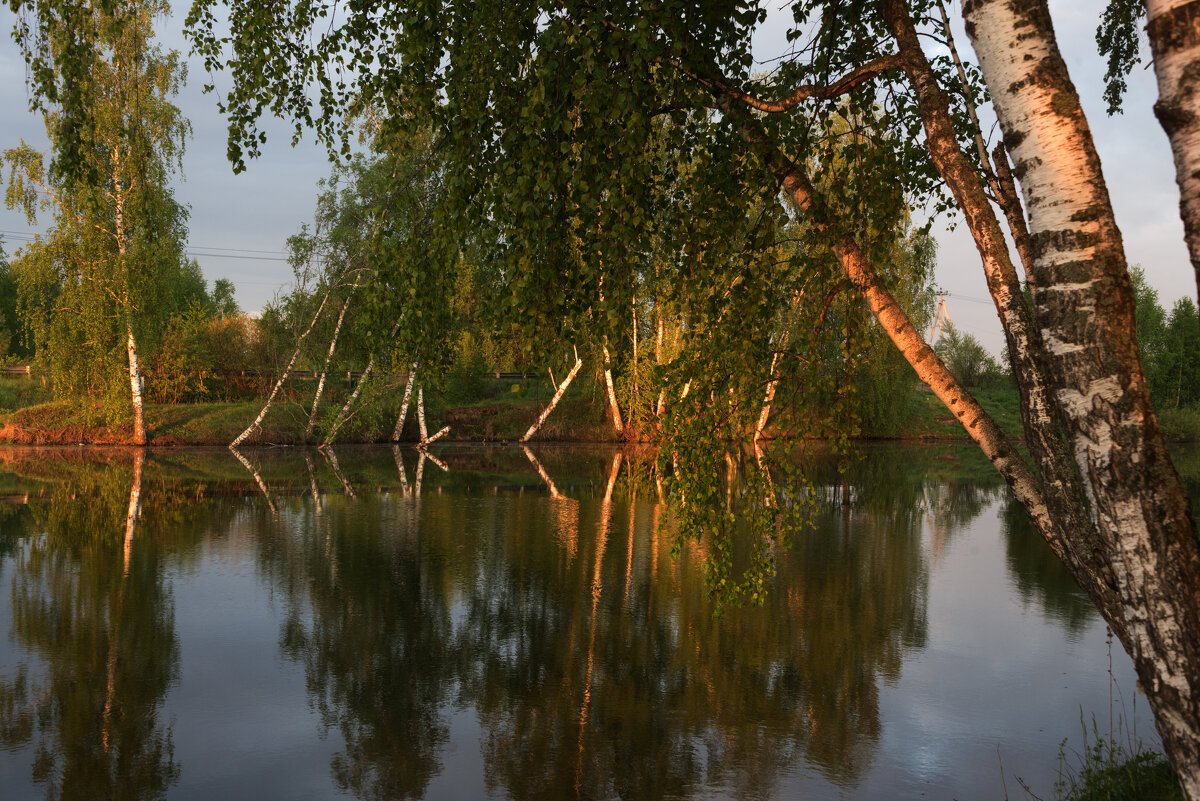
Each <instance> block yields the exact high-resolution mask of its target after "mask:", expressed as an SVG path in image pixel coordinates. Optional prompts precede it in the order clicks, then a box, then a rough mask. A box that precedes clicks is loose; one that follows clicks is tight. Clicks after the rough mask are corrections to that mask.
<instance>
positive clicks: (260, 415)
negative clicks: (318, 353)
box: [229, 290, 329, 448]
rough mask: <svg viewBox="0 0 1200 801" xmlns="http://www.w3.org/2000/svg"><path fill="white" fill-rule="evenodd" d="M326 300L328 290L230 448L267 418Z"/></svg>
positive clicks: (242, 440)
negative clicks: (250, 418) (260, 401)
mask: <svg viewBox="0 0 1200 801" xmlns="http://www.w3.org/2000/svg"><path fill="white" fill-rule="evenodd" d="M327 300H329V290H326V291H325V296H324V297H323V298H321V304H320V305H319V306H317V311H316V313H315V314H313V318H312V321H311V322H310V323H309V324H308V328H306V329H304V333H303V334H301V335H300V338H299V339H298V340H296V349H295V350H294V351H292V358H291V359H289V360H288V363H287V367H285V368H284V369H283V374H282V375H281V376H279V380H278V381H276V382H275V386H274V387H273V388H272V389H271V394H270V395H268V396H267V402H266V403H264V404H263V407H262V409H261V410H260V411H259V413H258V416H257V417H255V418H254V422H253V423H251V424H250V425H248V426H247V427H246V430H245V431H243V432H242V433H240V434H238V435H237V438H236V439H234V440H233V442H231V443H229V447H230V448H237V446H238V445H241V444H242V443H243V442H244V441H245V440H246V438H247V437H249V436H250V435H251V434H253V433H254V431H255V430H256V429H257V428H258V427H259V426H260V425H262V421H263V419H264V418H265V417H266V416H267V412H269V411H270V410H271V404H272V403H274V402H275V396H276V395H278V394H279V390H280V389H281V388H282V387H283V384H284V382H285V381H287V380H288V376H290V375H291V374H292V368H293V367H295V366H296V360H297V359H299V358H300V346H301V345H302V344H303V343H304V340H305V339H307V338H308V335H309V334H310V333H312V330H313V328H314V327H315V326H316V324H317V320H318V319H320V317H321V312H322V311H324V309H325V302H326V301H327Z"/></svg>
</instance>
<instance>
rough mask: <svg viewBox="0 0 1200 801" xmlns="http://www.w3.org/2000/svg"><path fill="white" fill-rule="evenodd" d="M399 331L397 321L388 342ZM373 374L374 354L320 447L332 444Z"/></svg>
mask: <svg viewBox="0 0 1200 801" xmlns="http://www.w3.org/2000/svg"><path fill="white" fill-rule="evenodd" d="M399 330H400V323H399V321H397V322H396V323H395V324H393V325H392V330H391V332H390V333H389V334H388V341H389V342H390V341H391V340H393V339H395V338H396V332H397V331H399ZM374 372H375V354H371V358H369V359H367V366H366V367H365V368H364V369H363V371H362V375H360V376H359V377H358V383H357V384H355V385H354V391H353V392H351V393H350V397H349V398H346V402H345V403H343V404H342V408H341V409H339V410H338V413H337V417H335V418H334V419H333V424H332V425H330V426H329V433H328V434H326V435H325V441H324V442H322V443H321V447H322V448H325V447H328V446H330V445H332V444H333V440H334V438H335V437H337V434H338V431H341V429H342V426H343V425H345V423H346V421H347V420H349V419H350V417H351V416H352V415H351V414H350V408H351V407H352V406H354V402H355V401H357V400H358V396H359V395H361V394H362V391H363V387H365V386H366V385H367V381H369V380H370V378H371V374H372V373H374Z"/></svg>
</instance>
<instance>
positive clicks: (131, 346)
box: [125, 314, 146, 445]
mask: <svg viewBox="0 0 1200 801" xmlns="http://www.w3.org/2000/svg"><path fill="white" fill-rule="evenodd" d="M125 337H126V338H125V354H126V355H127V356H128V358H129V391H130V395H131V396H132V398H133V444H134V445H145V444H146V418H145V415H144V410H143V406H142V374H141V372H140V371H139V370H138V354H137V342H136V341H135V340H134V338H133V321H132V320H130V319H129V315H128V314H126V316H125Z"/></svg>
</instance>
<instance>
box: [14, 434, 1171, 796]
mask: <svg viewBox="0 0 1200 801" xmlns="http://www.w3.org/2000/svg"><path fill="white" fill-rule="evenodd" d="M438 454H439V457H440V461H441V462H442V463H443V464H444V466H445V467H446V468H448V470H445V471H444V470H443V469H442V468H441V467H439V466H437V465H436V464H435V463H433V462H432V461H429V460H425V461H424V462H422V464H421V466H420V468H419V470H418V463H417V457H416V454H415V452H413V451H411V450H406V451H404V452H403V453H401V454H400V457H401V459H402V464H403V466H404V473H403V476H402V475H401V473H400V472H399V471H398V470H397V463H396V461H395V455H394V454H393V452H392V451H391V450H390V449H366V448H346V449H343V450H339V451H338V453H337V458H336V462H333V461H330V460H329V459H327V458H324V457H323V456H321V455H320V454H317V453H315V452H314V453H311V454H308V455H307V456H306V455H305V454H304V453H303V452H302V451H286V452H279V451H275V452H261V451H260V452H247V454H246V456H247V462H248V465H249V468H250V470H253V471H254V472H255V473H257V476H252V474H251V472H250V470H248V469H247V468H246V467H244V466H243V465H242V464H239V463H238V462H237V461H236V460H235V459H234V458H233V457H232V456H230V455H229V454H228V453H227V452H223V451H222V452H213V453H209V454H204V453H197V452H183V453H180V452H174V453H173V452H159V453H152V454H151V455H150V456H149V457H148V458H147V459H146V460H145V462H144V464H142V465H141V467H140V470H141V482H140V488H139V493H138V498H137V499H136V501H137V503H136V506H138V507H139V512H138V514H137V515H136V519H135V520H134V524H133V525H132V526H131V525H129V510H130V507H131V498H130V494H131V487H132V486H133V485H134V483H135V482H134V477H135V474H136V472H137V470H138V469H139V468H138V465H136V464H135V462H134V457H133V455H131V454H129V453H124V452H113V453H106V452H100V453H92V454H90V455H87V456H84V455H81V452H78V451H66V452H57V451H30V450H8V451H0V631H2V632H4V634H5V635H6V636H5V637H4V638H3V639H2V640H0V798H2V799H5V800H6V801H8V800H17V799H39V798H55V799H107V798H113V799H116V798H120V799H149V798H170V799H215V798H221V799H240V798H245V799H261V798H267V799H309V798H313V799H316V798H335V797H338V798H340V797H352V798H364V799H393V798H396V799H400V798H466V799H472V798H485V797H495V798H519V799H529V798H546V799H561V798H574V797H584V798H614V797H619V798H631V799H642V798H706V799H707V798H739V799H741V798H795V797H804V798H880V799H883V798H889V799H890V798H915V797H929V798H946V799H949V798H963V799H965V798H1003V797H1004V796H1005V792H1006V790H1007V793H1008V794H1009V796H1010V797H1014V798H1015V797H1019V796H1021V795H1022V792H1021V790H1020V789H1019V788H1018V787H1017V783H1016V777H1018V776H1019V777H1022V778H1023V779H1024V780H1025V781H1026V782H1028V783H1030V785H1031V786H1032V787H1033V788H1034V789H1035V790H1036V791H1039V794H1040V795H1043V796H1045V795H1049V794H1051V792H1052V789H1053V783H1054V779H1055V776H1056V775H1057V754H1058V750H1059V745H1060V742H1061V741H1062V740H1063V739H1064V738H1071V742H1070V743H1069V744H1068V745H1069V747H1076V748H1078V747H1080V746H1081V745H1082V737H1081V729H1080V721H1081V717H1082V719H1083V720H1085V721H1086V722H1087V724H1088V725H1089V727H1090V726H1091V725H1092V721H1093V719H1094V720H1095V724H1096V726H1097V727H1098V728H1099V729H1100V730H1101V732H1102V733H1103V734H1105V735H1107V734H1108V731H1109V726H1110V712H1111V714H1112V716H1114V717H1115V716H1120V717H1121V718H1123V719H1124V720H1125V722H1126V730H1127V732H1128V735H1129V736H1132V729H1133V728H1134V727H1136V733H1137V736H1139V737H1140V738H1142V739H1143V740H1148V741H1150V743H1151V744H1153V742H1154V734H1153V727H1152V723H1151V720H1150V717H1149V714H1148V712H1147V710H1146V703H1145V699H1144V698H1142V697H1140V696H1138V694H1137V692H1136V689H1135V683H1134V679H1133V675H1132V668H1131V666H1130V664H1129V660H1128V659H1127V658H1126V657H1125V655H1124V654H1123V653H1121V652H1120V650H1119V647H1116V649H1115V651H1113V652H1112V654H1111V661H1112V674H1113V676H1114V677H1115V681H1114V682H1110V674H1109V669H1110V668H1109V664H1110V650H1109V647H1108V644H1107V642H1106V637H1105V627H1104V625H1103V623H1102V622H1101V621H1099V619H1098V617H1097V616H1096V614H1095V613H1094V612H1093V611H1092V609H1091V607H1090V606H1089V604H1088V602H1087V600H1086V599H1085V598H1084V597H1083V595H1082V594H1081V593H1080V592H1079V591H1078V589H1077V588H1076V587H1075V586H1074V584H1073V582H1072V580H1071V579H1070V577H1069V576H1068V575H1067V574H1066V573H1065V571H1064V570H1063V569H1062V567H1061V566H1060V565H1058V564H1057V562H1056V561H1055V559H1054V557H1053V555H1052V554H1051V553H1050V552H1049V550H1048V549H1047V548H1046V547H1045V546H1044V545H1043V544H1042V543H1041V541H1040V540H1039V539H1037V537H1036V536H1035V535H1034V534H1032V533H1031V532H1030V531H1029V529H1028V525H1027V523H1026V522H1025V520H1024V518H1023V516H1022V514H1021V513H1020V512H1019V510H1018V509H1016V508H1015V507H1014V505H1013V504H1012V503H1011V502H1010V501H1009V499H1008V497H1007V495H1006V492H1005V490H1004V488H1003V486H1002V485H1000V484H999V483H998V482H997V481H996V480H995V478H994V477H992V476H991V474H990V473H989V471H988V470H987V467H986V465H980V464H979V463H978V461H977V460H976V459H975V458H973V454H972V452H971V451H970V450H946V449H929V448H916V447H904V448H901V447H880V448H871V449H868V450H866V451H865V452H864V453H863V454H862V457H861V458H859V459H856V460H853V461H852V463H851V464H850V466H849V469H848V471H847V472H846V473H845V474H844V475H843V474H840V473H839V472H838V470H837V469H836V465H834V464H828V463H820V462H818V463H815V464H814V465H812V466H811V467H810V469H809V471H808V472H809V475H810V476H811V477H812V480H813V482H814V487H815V489H814V491H813V492H812V497H814V498H815V499H816V501H817V506H816V519H815V522H816V524H817V525H816V528H814V529H812V530H810V531H808V532H807V533H805V534H804V535H803V536H801V537H800V538H798V540H797V542H795V543H794V545H793V546H792V547H791V549H790V550H787V551H780V552H779V553H778V554H777V558H778V562H779V566H780V570H779V575H778V577H777V578H776V579H775V580H774V581H773V582H772V583H771V586H770V592H769V594H768V596H767V599H766V601H765V603H764V604H763V605H762V606H761V607H759V608H751V609H729V610H728V611H726V612H725V614H724V615H723V616H721V617H719V618H718V617H715V616H714V614H713V607H712V604H711V602H710V600H709V599H708V596H707V595H706V592H705V584H704V573H703V568H702V564H703V562H704V560H705V558H706V556H708V555H710V550H711V547H712V545H711V543H706V542H695V541H688V542H686V543H684V544H683V545H682V546H681V548H680V549H679V551H678V553H676V554H674V555H673V552H672V551H673V545H674V544H675V542H676V539H675V537H674V536H673V534H672V529H671V526H670V525H669V523H668V525H666V526H665V527H660V526H658V525H657V524H658V523H659V522H660V521H661V520H662V519H663V517H664V516H666V515H668V504H669V502H670V499H669V498H667V499H666V500H665V501H661V500H660V497H659V494H658V491H657V488H656V486H655V482H654V480H653V475H652V471H651V469H650V466H649V464H648V463H647V462H646V461H644V460H640V459H638V458H636V457H632V458H629V457H626V458H623V459H621V460H620V461H619V462H618V461H616V460H614V458H613V454H612V452H611V451H610V452H603V451H577V450H562V449H559V450H555V449H548V448H547V449H542V450H539V451H536V457H537V462H538V464H539V466H540V467H541V468H542V470H543V471H544V473H545V477H544V478H546V479H549V481H550V482H552V484H553V488H552V489H551V488H549V487H548V485H547V483H546V481H545V480H544V478H543V477H541V476H539V474H538V473H537V472H536V471H535V469H534V465H533V464H532V463H531V461H530V460H529V459H527V458H526V456H525V454H524V453H523V452H522V451H521V450H519V449H504V450H492V451H484V450H471V449H447V450H443V451H439V452H438ZM614 467H617V472H616V473H615V474H614V472H613V468H614ZM418 473H419V474H420V480H421V485H420V494H419V495H418V494H416V493H415V491H414V490H415V487H414V486H413V485H414V483H415V481H416V480H417V474H418ZM402 482H403V483H402ZM314 491H315V492H314ZM1110 689H1111V691H1112V692H1113V693H1114V699H1115V700H1114V701H1113V703H1112V704H1111V705H1110V701H1109V697H1110Z"/></svg>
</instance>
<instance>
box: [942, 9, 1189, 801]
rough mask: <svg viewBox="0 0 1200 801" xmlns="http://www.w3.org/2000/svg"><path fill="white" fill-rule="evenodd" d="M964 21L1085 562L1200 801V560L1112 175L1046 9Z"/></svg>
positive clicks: (973, 14) (1173, 755)
mask: <svg viewBox="0 0 1200 801" xmlns="http://www.w3.org/2000/svg"><path fill="white" fill-rule="evenodd" d="M963 13H964V17H965V19H966V22H967V31H968V33H969V34H970V35H971V37H972V42H973V44H974V46H975V51H976V53H977V54H978V56H979V61H980V67H981V70H982V72H983V75H984V79H985V80H986V82H987V84H988V86H989V88H990V89H991V93H992V99H993V103H994V105H995V108H996V114H997V117H998V119H999V121H1000V125H1001V128H1002V130H1003V132H1004V139H1005V142H1006V143H1007V144H1008V149H1009V152H1010V154H1011V155H1012V158H1013V163H1014V173H1015V174H1016V175H1017V177H1018V179H1019V180H1020V181H1021V189H1022V191H1023V192H1024V195H1025V204H1026V207H1027V209H1028V212H1029V229H1030V239H1031V243H1032V250H1033V261H1034V269H1033V271H1032V273H1031V275H1030V283H1031V285H1032V288H1033V292H1034V300H1035V302H1036V304H1037V312H1038V322H1039V325H1040V326H1041V328H1042V331H1043V336H1044V340H1045V344H1046V349H1045V359H1046V362H1047V364H1048V370H1049V373H1050V375H1051V377H1052V380H1053V381H1054V383H1055V385H1056V386H1057V387H1058V389H1057V392H1056V393H1055V395H1056V401H1057V405H1058V411H1059V415H1060V418H1061V420H1062V424H1063V426H1064V429H1065V435H1066V438H1067V441H1068V443H1069V445H1070V447H1071V449H1072V451H1073V454H1074V457H1075V461H1076V464H1077V466H1078V470H1079V472H1080V474H1081V475H1082V476H1083V477H1084V482H1085V487H1086V489H1087V499H1088V505H1089V510H1090V514H1091V518H1092V521H1093V523H1094V531H1095V536H1094V538H1093V539H1092V541H1091V542H1083V543H1079V547H1080V548H1081V549H1082V548H1090V549H1093V550H1095V551H1097V552H1099V553H1100V554H1102V556H1103V558H1105V559H1106V560H1107V561H1108V563H1109V565H1110V568H1109V579H1110V580H1111V581H1112V582H1113V584H1114V587H1115V590H1116V592H1117V593H1118V594H1119V596H1120V599H1121V603H1122V605H1123V612H1124V614H1123V615H1122V616H1121V617H1119V618H1118V619H1116V620H1112V619H1111V618H1110V623H1111V624H1112V625H1113V626H1114V628H1117V629H1123V630H1124V631H1125V633H1126V638H1127V640H1128V642H1130V643H1131V644H1132V648H1131V656H1132V657H1133V661H1134V665H1135V667H1136V668H1137V671H1138V676H1139V678H1140V679H1141V682H1142V686H1143V687H1144V688H1145V690H1146V695H1147V698H1148V699H1149V701H1150V704H1151V708H1152V709H1153V710H1154V713H1155V721H1156V723H1157V726H1158V731H1159V734H1160V735H1161V737H1162V741H1163V747H1164V749H1165V751H1166V753H1167V755H1168V757H1169V758H1170V759H1171V763H1172V765H1174V767H1175V769H1176V771H1177V772H1178V774H1179V777H1180V782H1181V784H1182V786H1183V790H1184V793H1185V794H1186V796H1187V797H1188V798H1190V799H1193V800H1194V801H1195V800H1197V799H1200V547H1198V541H1197V537H1196V533H1195V529H1194V528H1193V525H1192V521H1191V518H1190V517H1189V515H1188V511H1187V502H1186V496H1185V494H1184V492H1183V487H1182V485H1181V483H1180V481H1179V478H1178V476H1177V475H1176V473H1175V470H1174V468H1173V466H1172V465H1171V462H1170V460H1169V458H1168V456H1167V452H1166V446H1165V443H1164V442H1163V438H1162V434H1161V432H1160V431H1159V428H1158V423H1157V420H1156V419H1155V416H1154V412H1153V410H1152V408H1151V405H1150V400H1149V395H1148V392H1147V389H1146V381H1145V376H1144V375H1143V371H1142V367H1141V362H1140V359H1139V355H1138V349H1137V341H1136V338H1135V333H1134V300H1133V288H1132V284H1131V282H1130V278H1129V273H1128V269H1127V265H1126V263H1125V254H1124V248H1123V245H1122V242H1121V235H1120V232H1119V230H1118V229H1117V226H1116V222H1115V219H1114V217H1113V212H1112V206H1111V203H1110V202H1109V197H1108V191H1107V187H1106V185H1105V183H1104V178H1103V175H1102V173H1101V170H1100V160H1099V157H1098V156H1097V154H1096V151H1095V146H1094V144H1093V142H1092V137H1091V131H1090V129H1089V128H1088V124H1087V121H1086V119H1085V118H1084V116H1083V110H1082V109H1081V108H1080V105H1079V97H1078V94H1077V93H1076V91H1075V89H1074V86H1073V85H1072V84H1071V81H1070V78H1069V76H1068V74H1067V69H1066V64H1065V63H1064V62H1063V60H1062V57H1061V55H1060V54H1059V51H1058V47H1057V43H1056V41H1055V37H1054V30H1053V26H1052V24H1051V20H1050V14H1049V10H1048V8H1047V7H1046V5H1045V3H1044V2H1043V1H1042V0H1033V1H1032V2H1028V3H1022V4H1019V5H1016V4H1009V3H1007V2H1005V0H976V2H972V3H969V4H968V5H966V6H965V7H964V9H963ZM1162 24H1165V23H1162ZM1013 31H1021V36H1020V37H1014V36H1013V35H1012V32H1013ZM1185 202H1186V201H1185ZM1085 578H1090V577H1087V576H1085ZM1101 611H1102V612H1106V617H1107V612H1108V610H1104V609H1102V610H1101ZM1123 639H1125V638H1123Z"/></svg>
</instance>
